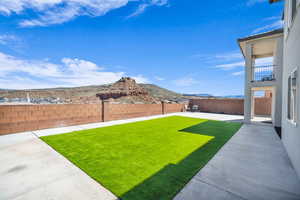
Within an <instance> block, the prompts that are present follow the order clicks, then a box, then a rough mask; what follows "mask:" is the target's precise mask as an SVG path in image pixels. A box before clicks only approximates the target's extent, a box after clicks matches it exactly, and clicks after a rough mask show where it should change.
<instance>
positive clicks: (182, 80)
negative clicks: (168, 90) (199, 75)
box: [173, 77, 199, 87]
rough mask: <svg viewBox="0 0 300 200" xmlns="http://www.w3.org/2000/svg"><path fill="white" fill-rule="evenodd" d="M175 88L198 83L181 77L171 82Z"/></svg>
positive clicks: (189, 78)
mask: <svg viewBox="0 0 300 200" xmlns="http://www.w3.org/2000/svg"><path fill="white" fill-rule="evenodd" d="M173 82H174V84H175V85H176V86H181V87H187V86H192V85H195V84H199V81H197V80H195V79H194V78H192V77H183V78H180V79H177V80H174V81H173Z"/></svg>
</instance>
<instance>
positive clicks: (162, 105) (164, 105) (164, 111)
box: [161, 101, 166, 115]
mask: <svg viewBox="0 0 300 200" xmlns="http://www.w3.org/2000/svg"><path fill="white" fill-rule="evenodd" d="M161 110H162V114H163V115H164V114H166V102H164V101H162V102H161Z"/></svg>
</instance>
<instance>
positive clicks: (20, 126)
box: [0, 101, 184, 135]
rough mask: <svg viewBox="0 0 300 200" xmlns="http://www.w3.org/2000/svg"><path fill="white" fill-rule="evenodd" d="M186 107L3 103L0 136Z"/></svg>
mask: <svg viewBox="0 0 300 200" xmlns="http://www.w3.org/2000/svg"><path fill="white" fill-rule="evenodd" d="M183 110H184V106H183V104H166V103H162V104H110V103H109V102H105V101H104V102H102V104H56V105H1V106H0V135H4V134H10V133H17V132H24V131H33V130H40V129H46V128H55V127H64V126H72V125H79V124H87V123H95V122H104V121H110V120H120V119H128V118H133V117H143V116H151V115H159V114H166V113H173V112H181V111H183Z"/></svg>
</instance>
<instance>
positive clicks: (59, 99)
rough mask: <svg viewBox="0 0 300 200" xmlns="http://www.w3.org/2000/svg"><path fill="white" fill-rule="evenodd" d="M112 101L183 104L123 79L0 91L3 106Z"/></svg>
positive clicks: (171, 95)
mask: <svg viewBox="0 0 300 200" xmlns="http://www.w3.org/2000/svg"><path fill="white" fill-rule="evenodd" d="M100 99H109V100H111V101H112V102H115V103H160V102H161V101H170V102H181V101H183V100H184V97H183V96H182V95H181V94H178V93H175V92H172V91H169V90H167V89H164V88H161V87H158V86H156V85H153V84H137V83H136V82H135V80H134V79H131V78H128V77H124V78H122V79H120V80H119V81H117V82H116V83H114V84H107V85H91V86H82V87H72V88H47V89H32V90H5V89H1V90H0V103H3V102H29V101H30V102H31V103H96V102H99V101H100Z"/></svg>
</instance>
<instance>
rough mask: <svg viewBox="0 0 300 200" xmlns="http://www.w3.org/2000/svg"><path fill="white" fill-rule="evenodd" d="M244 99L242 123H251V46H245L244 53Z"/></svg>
mask: <svg viewBox="0 0 300 200" xmlns="http://www.w3.org/2000/svg"><path fill="white" fill-rule="evenodd" d="M245 64H246V65H245V91H244V93H245V99H244V122H245V123H251V115H252V107H253V106H252V105H251V104H252V96H253V92H252V91H251V85H250V84H251V80H252V67H253V56H252V44H249V43H247V44H246V52H245Z"/></svg>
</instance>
